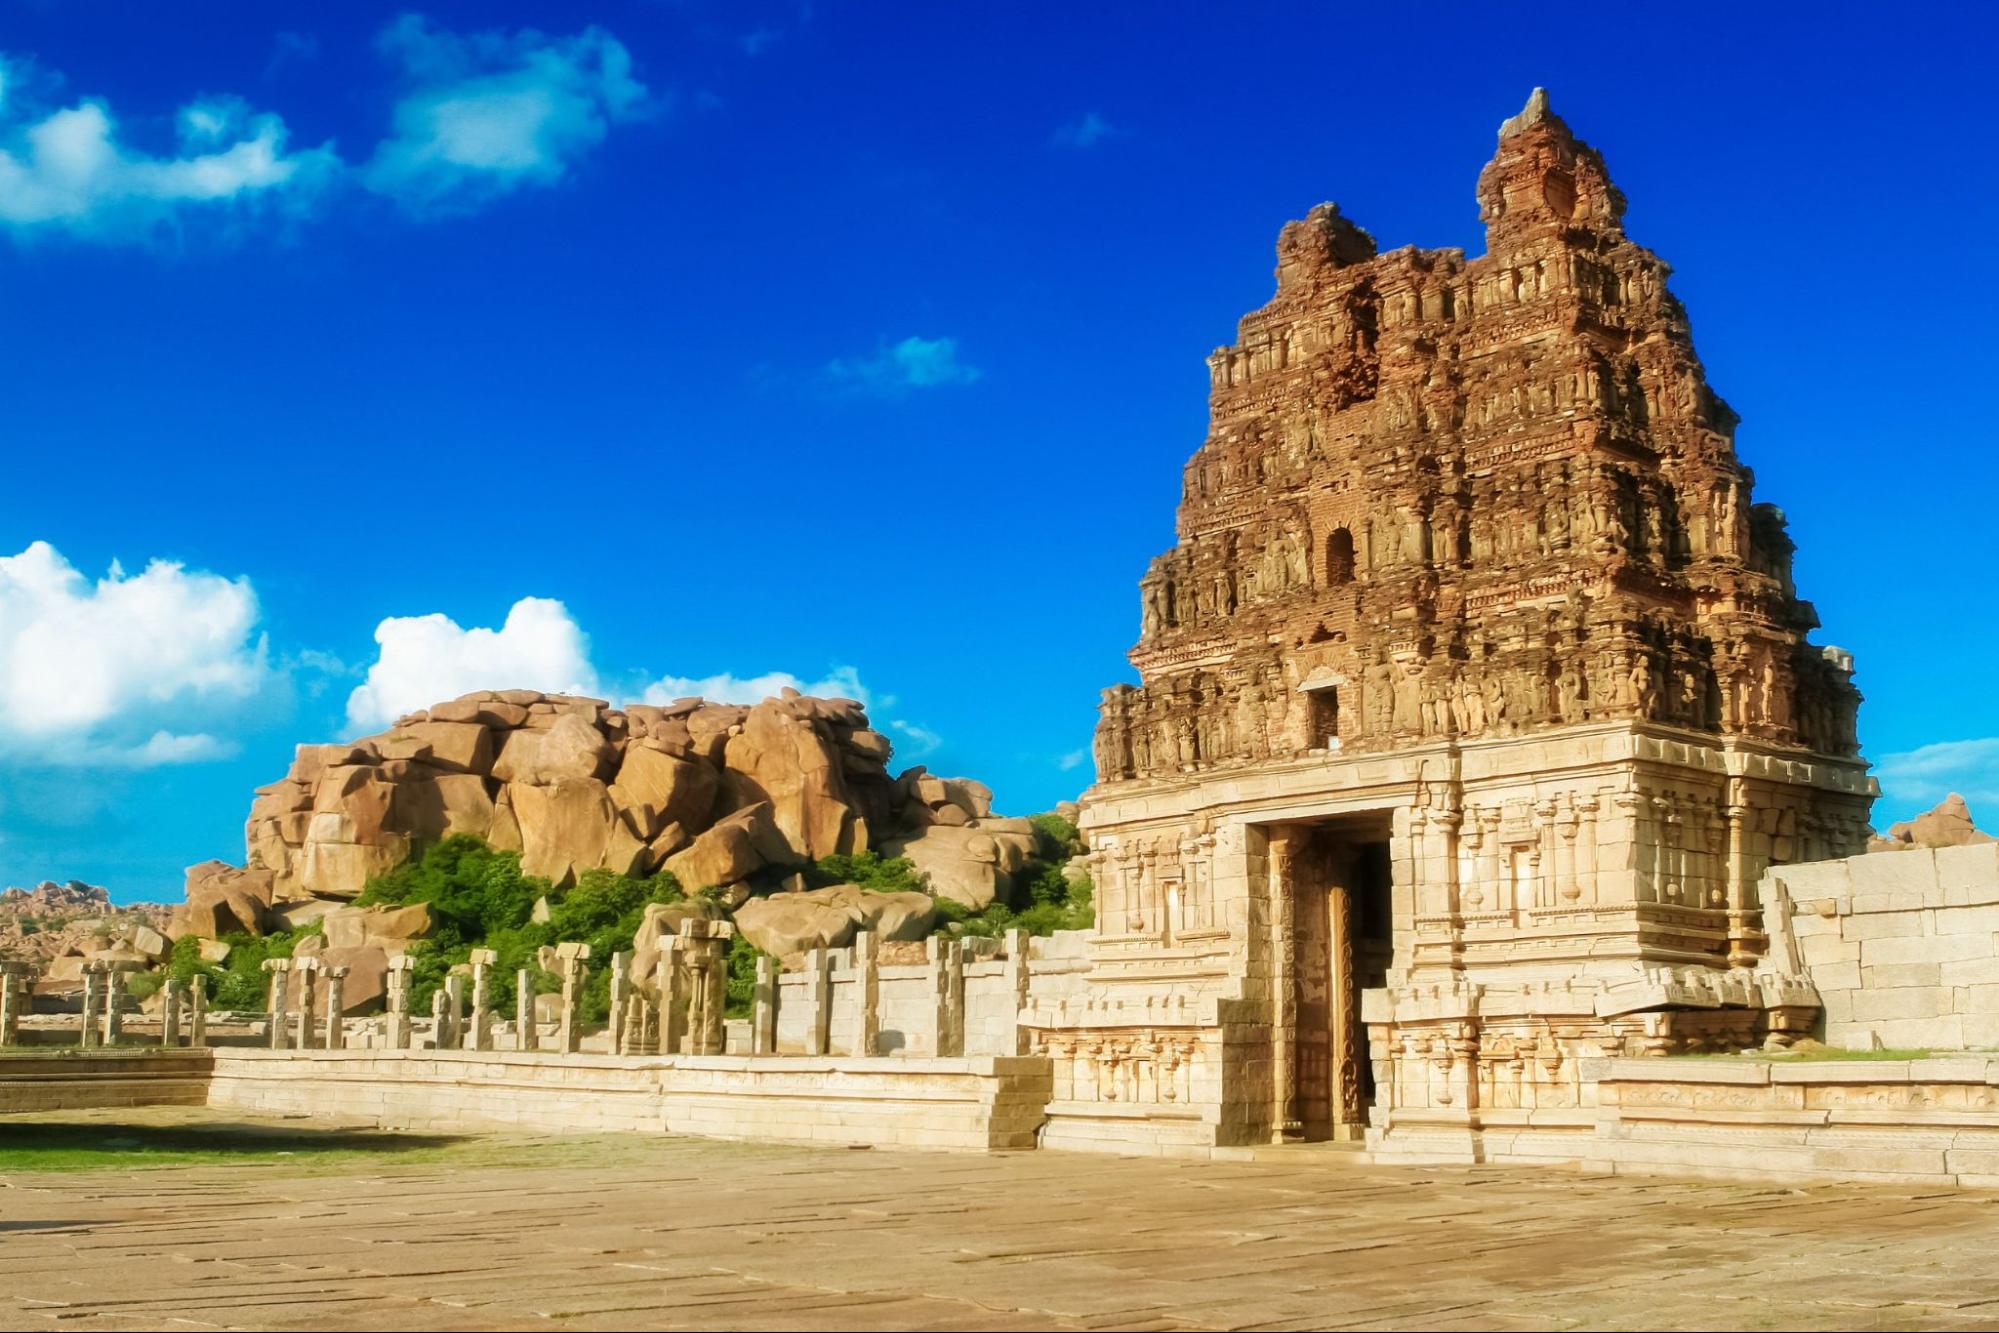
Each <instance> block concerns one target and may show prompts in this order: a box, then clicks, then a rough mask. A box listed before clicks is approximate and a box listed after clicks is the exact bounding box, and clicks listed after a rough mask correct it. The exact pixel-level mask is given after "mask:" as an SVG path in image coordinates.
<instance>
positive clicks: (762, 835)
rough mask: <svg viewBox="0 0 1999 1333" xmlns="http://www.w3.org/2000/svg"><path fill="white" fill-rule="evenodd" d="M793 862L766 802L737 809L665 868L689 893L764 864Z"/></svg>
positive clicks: (734, 878)
mask: <svg viewBox="0 0 1999 1333" xmlns="http://www.w3.org/2000/svg"><path fill="white" fill-rule="evenodd" d="M794 860H796V857H795V856H794V855H793V853H792V851H791V846H790V844H789V843H788V842H787V841H786V840H785V837H784V835H783V833H781V832H780V831H779V830H778V827H777V825H776V823H775V822H774V821H773V820H772V819H771V809H770V805H769V804H768V803H767V802H759V803H758V804H756V805H752V806H749V807H747V808H745V809H742V810H738V811H736V812H735V813H734V814H732V815H730V816H729V817H728V818H727V819H724V820H722V821H721V822H720V823H718V824H716V825H715V826H714V827H713V828H711V829H709V830H708V831H707V832H706V833H703V834H701V835H700V836H699V837H697V838H696V839H694V842H693V843H692V845H690V846H689V847H688V848H687V849H686V850H685V851H682V852H678V853H675V854H674V855H672V856H669V857H668V858H667V859H666V869H667V870H668V871H669V872H671V873H672V875H673V877H674V878H675V879H677V880H679V881H680V887H681V888H683V889H685V890H687V891H688V892H689V893H692V892H694V891H696V890H697V889H706V888H712V887H714V886H716V885H721V884H733V883H735V882H736V881H737V880H739V879H743V878H746V877H747V876H749V875H751V874H753V873H755V872H756V871H758V870H761V869H762V868H763V867H765V866H767V865H782V864H786V863H788V862H791V861H794Z"/></svg>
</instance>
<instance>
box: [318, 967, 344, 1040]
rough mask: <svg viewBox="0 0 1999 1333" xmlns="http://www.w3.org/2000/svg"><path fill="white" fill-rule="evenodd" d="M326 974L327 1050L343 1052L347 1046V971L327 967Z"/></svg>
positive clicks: (341, 968)
mask: <svg viewBox="0 0 1999 1333" xmlns="http://www.w3.org/2000/svg"><path fill="white" fill-rule="evenodd" d="M322 970H323V971H325V973H326V1049H327V1050H329V1051H338V1050H342V1049H344V1048H345V1047H346V1045H347V1013H346V1010H347V996H346V994H345V991H346V989H347V969H346V968H344V967H327V968H324V969H322Z"/></svg>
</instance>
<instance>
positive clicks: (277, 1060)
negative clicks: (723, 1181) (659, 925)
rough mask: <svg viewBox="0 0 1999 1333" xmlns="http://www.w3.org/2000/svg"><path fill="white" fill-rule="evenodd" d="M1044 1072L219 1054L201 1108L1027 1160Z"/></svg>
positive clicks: (697, 1060) (1031, 1067)
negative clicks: (1004, 1154)
mask: <svg viewBox="0 0 1999 1333" xmlns="http://www.w3.org/2000/svg"><path fill="white" fill-rule="evenodd" d="M1048 1093H1049V1072H1048V1065H1047V1062H1046V1061H1045V1060H1035V1059H1023V1058H997V1059H996V1058H991V1057H971V1058H965V1059H955V1060H909V1059H895V1058H876V1059H858V1058H852V1057H826V1058H815V1057H804V1056H786V1057H748V1056H726V1055H718V1056H678V1057H664V1056H660V1057H642V1056H641V1057H612V1056H590V1055H568V1056H559V1055H554V1054H547V1053H514V1052H495V1051H482V1052H471V1051H463V1052H434V1051H412V1052H391V1051H290V1052H285V1051H229V1050H224V1051H218V1052H216V1053H215V1061H214V1074H213V1077H212V1079H211V1080H210V1081H209V1083H208V1092H207V1104H208V1105H209V1106H212V1107H221V1108H229V1109H235V1110H243V1111H251V1112H256V1113H258V1114H265V1115H314V1116H323V1117H333V1118H338V1119H354V1120H361V1121H366V1122H369V1123H372V1124H375V1125H377V1126H380V1127H383V1128H390V1129H416V1130H432V1131H440V1132H442V1131H450V1130H456V1129H465V1128H476V1127H487V1128H509V1129H521V1130H533V1131H536V1132H543V1133H577V1132H607V1131H639V1132H646V1133H669V1134H693V1135H701V1136H705V1137H715V1138H743V1139H766V1140H774V1141H781V1142H811V1143H841V1144H872V1145H878V1146H885V1147H886V1146H894V1147H904V1148H937V1149H958V1150H980V1151H985V1150H993V1149H1002V1148H1031V1147H1033V1146H1034V1143H1035V1131H1036V1129H1037V1128H1038V1126H1039V1125H1040V1123H1041V1119H1042V1116H1043V1113H1044V1108H1045V1106H1046V1105H1047V1102H1048Z"/></svg>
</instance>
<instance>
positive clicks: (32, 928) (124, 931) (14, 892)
mask: <svg viewBox="0 0 1999 1333" xmlns="http://www.w3.org/2000/svg"><path fill="white" fill-rule="evenodd" d="M168 910H169V909H168V908H166V907H164V906H162V905H160V904H158V903H134V904H132V905H131V906H127V907H119V906H114V905H113V904H112V902H111V894H110V892H109V891H108V890H106V889H104V888H101V887H99V886H98V885H95V884H85V883H84V882H83V881H81V880H74V879H73V880H70V881H68V882H66V883H62V884H58V883H55V882H54V881H52V880H44V881H43V882H42V883H40V884H37V885H36V886H35V887H34V888H32V889H20V888H12V889H6V890H4V891H0V958H5V959H11V960H15V961H19V962H24V963H28V964H29V965H31V966H32V967H34V968H35V969H36V970H37V972H38V973H39V977H40V981H42V982H50V981H51V980H52V979H53V980H54V982H55V984H56V985H57V986H58V988H61V987H63V986H67V985H70V984H79V985H80V984H81V978H82V975H83V973H82V967H83V963H84V962H85V960H86V959H88V958H92V957H96V956H99V955H103V954H108V953H112V952H120V953H121V956H122V955H123V954H127V953H129V954H131V955H134V956H137V957H142V958H145V959H148V960H152V959H157V958H162V957H165V955H166V951H167V940H166V936H165V935H164V934H163V930H164V928H165V926H166V924H167V919H168Z"/></svg>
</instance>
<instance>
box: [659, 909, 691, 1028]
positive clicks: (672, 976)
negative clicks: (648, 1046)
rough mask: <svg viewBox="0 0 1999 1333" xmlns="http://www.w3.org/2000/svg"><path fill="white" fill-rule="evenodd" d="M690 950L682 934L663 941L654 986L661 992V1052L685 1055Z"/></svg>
mask: <svg viewBox="0 0 1999 1333" xmlns="http://www.w3.org/2000/svg"><path fill="white" fill-rule="evenodd" d="M687 983H688V971H687V966H686V949H685V948H684V947H683V946H682V944H681V940H680V937H679V936H678V935H670V936H668V937H667V938H666V939H664V940H661V941H660V949H659V962H658V963H656V964H654V966H653V985H654V986H655V988H656V989H657V991H658V993H659V1053H660V1054H661V1055H683V1054H685V1051H684V1050H683V1049H682V1047H683V1046H684V1045H685V1043H686V1040H687Z"/></svg>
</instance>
